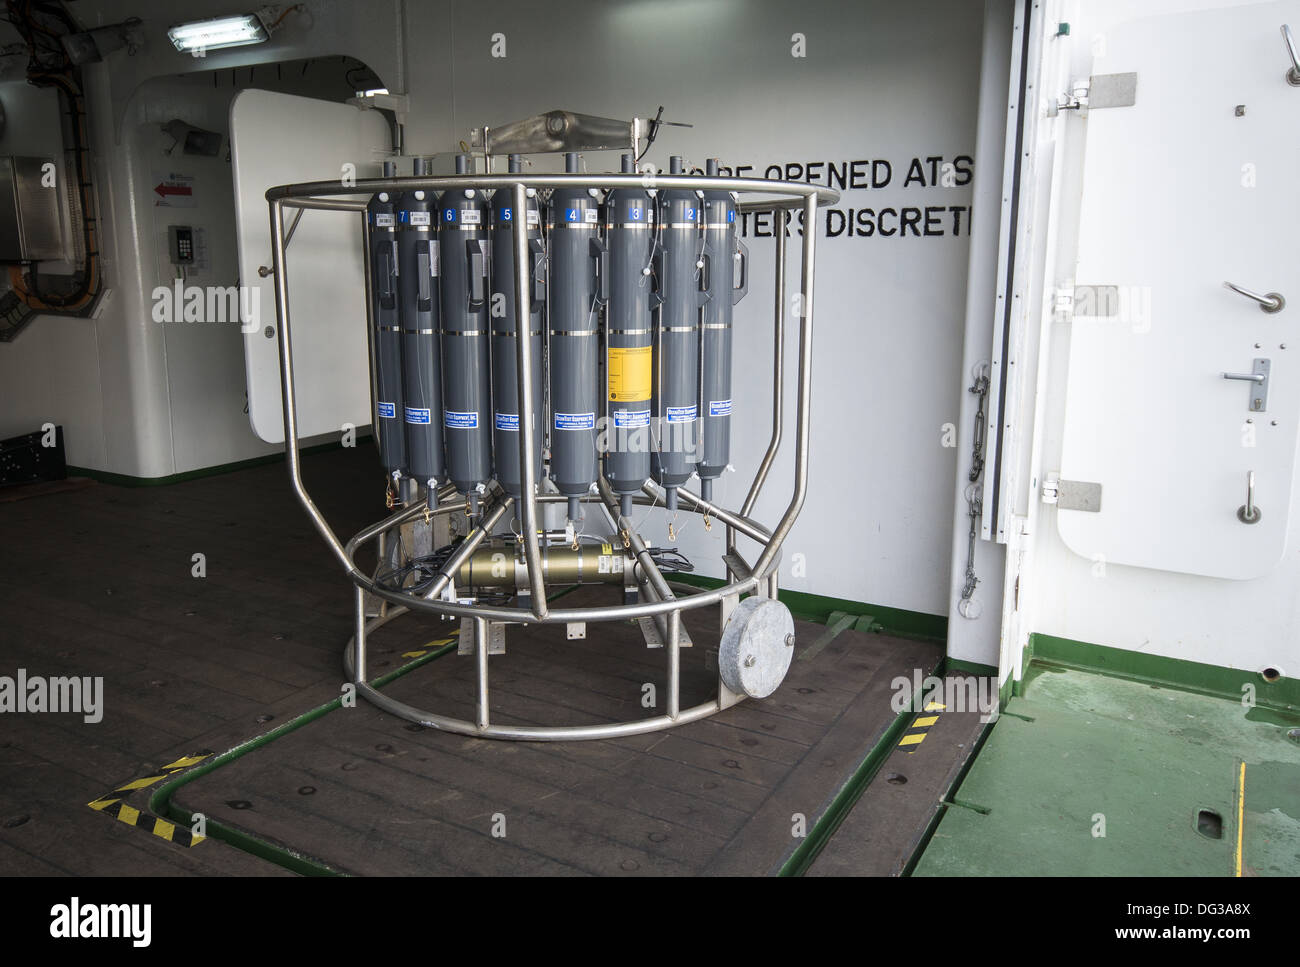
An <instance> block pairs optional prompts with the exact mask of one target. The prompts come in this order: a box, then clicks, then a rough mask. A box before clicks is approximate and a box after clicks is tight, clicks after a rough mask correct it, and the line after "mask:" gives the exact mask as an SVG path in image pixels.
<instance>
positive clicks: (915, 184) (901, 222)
mask: <svg viewBox="0 0 1300 967" xmlns="http://www.w3.org/2000/svg"><path fill="white" fill-rule="evenodd" d="M306 8H307V14H308V16H307V17H305V18H301V19H299V18H294V17H291V18H289V19H288V20H286V22H285V25H284V27H283V28H282V29H281V30H280V31H278V32H277V33H276V34H275V36H274V37H273V39H272V40H271V42H270V43H269V44H267V45H262V46H260V47H251V48H243V49H236V50H232V51H224V52H223V51H216V52H212V53H211V54H209V55H208V57H207V58H206V62H205V63H196V62H194V61H193V59H191V58H189V57H187V56H183V55H179V54H176V53H175V52H172V51H170V50H168V49H167V48H166V42H165V39H163V30H164V29H165V27H166V26H167V25H168V24H169V23H172V22H174V21H175V20H177V19H178V14H177V11H176V7H175V5H174V4H171V3H163V2H160V0H141V2H139V3H137V4H135V6H134V8H133V10H132V13H133V14H135V15H137V16H140V17H141V18H142V19H143V20H144V21H145V25H146V27H147V29H148V31H149V38H150V44H149V47H148V48H147V49H145V50H143V51H141V53H140V54H138V55H137V56H135V57H126V56H124V54H122V53H119V54H116V55H113V61H112V69H111V71H95V72H92V77H94V78H95V79H96V80H98V81H99V82H100V83H102V84H105V85H107V90H106V92H104V93H103V94H102V95H100V97H99V98H98V99H97V100H96V101H95V102H94V105H95V107H96V109H98V110H99V111H100V112H101V117H99V118H97V119H96V123H97V124H100V125H107V124H108V121H107V120H106V118H104V117H103V115H104V114H112V115H113V116H114V118H113V124H114V126H115V128H116V126H120V127H121V132H120V134H119V133H117V132H116V130H112V131H110V133H109V134H108V135H102V134H101V135H98V136H97V144H98V145H99V147H100V150H101V151H107V150H110V149H113V150H116V151H119V152H121V153H124V154H126V156H127V157H126V159H125V160H123V161H121V162H117V164H120V165H123V166H125V167H124V168H123V170H122V171H121V172H119V173H118V174H120V175H122V176H126V175H130V176H131V177H130V179H129V181H128V182H125V183H122V182H119V184H126V183H129V184H131V185H133V186H134V189H135V190H139V189H140V187H141V186H144V184H145V182H147V181H148V178H147V177H145V174H144V171H143V167H144V165H143V161H142V160H141V159H140V158H137V157H132V156H131V148H130V128H131V125H132V123H134V122H132V121H131V120H130V115H131V111H132V110H133V109H134V108H133V107H132V99H133V97H135V96H137V92H138V90H139V89H140V85H141V84H143V83H145V82H146V81H148V80H149V79H150V78H153V77H155V76H161V75H168V74H176V73H184V72H189V71H192V70H205V71H206V70H212V69H214V68H215V67H217V66H231V65H239V64H244V65H247V64H253V63H264V62H268V61H271V60H291V59H299V58H303V57H309V56H324V55H327V54H340V53H346V54H349V55H351V56H354V57H357V58H359V59H360V60H362V61H364V62H365V63H366V64H368V65H369V66H370V67H371V68H373V69H374V70H375V71H376V72H377V73H378V74H379V75H380V76H381V77H382V78H383V79H384V81H385V83H386V84H388V86H389V87H390V89H392V90H394V91H399V90H403V89H405V91H406V93H408V94H409V96H410V103H411V108H412V110H411V114H410V116H409V118H408V125H407V132H406V133H407V145H406V148H407V152H408V153H427V152H434V151H440V152H445V151H447V150H448V149H449V148H450V147H451V146H452V145H454V144H455V142H456V141H457V140H460V139H462V138H467V135H468V131H469V129H470V128H471V127H474V126H477V125H481V124H489V125H491V124H496V123H501V122H505V121H509V120H515V119H518V118H522V117H525V116H528V115H531V114H534V113H538V112H541V111H545V110H550V109H553V108H556V107H564V108H570V109H574V110H579V111H583V112H588V113H592V114H604V115H607V116H612V117H624V118H626V117H631V116H633V115H636V114H640V115H646V114H652V113H653V112H654V110H655V109H656V108H657V107H658V106H659V105H660V104H663V105H665V114H666V116H667V117H669V118H671V119H674V120H681V121H686V122H690V123H692V124H694V125H695V126H694V127H693V128H689V129H686V128H665V129H664V131H663V133H662V134H661V136H660V141H659V143H658V144H657V145H656V147H655V149H654V153H653V156H654V157H655V158H657V159H658V160H660V161H661V162H663V161H665V160H666V157H667V155H668V154H669V153H682V154H685V155H686V156H687V158H688V159H689V161H691V162H692V163H694V164H699V165H701V166H702V165H703V162H704V160H705V159H706V158H707V157H710V156H714V155H717V156H720V157H721V158H722V161H723V163H724V165H732V166H735V165H749V166H752V170H751V171H748V172H745V173H750V174H754V175H757V176H762V175H763V174H764V173H765V172H766V171H767V169H768V167H769V166H774V165H780V166H782V170H783V171H784V170H785V168H784V166H786V165H790V166H792V167H791V168H790V169H789V172H790V173H791V175H792V176H793V177H796V178H804V177H807V172H809V171H810V170H811V172H812V173H813V175H814V179H815V180H821V181H825V180H826V178H827V170H828V167H829V166H844V167H845V169H846V170H849V171H850V172H851V177H855V178H856V180H857V184H858V186H859V187H855V188H851V189H849V190H846V191H845V192H844V194H843V197H842V199H841V201H840V203H839V204H838V205H837V206H836V207H837V209H838V212H837V213H836V214H835V215H832V216H829V217H830V218H831V219H832V222H831V223H830V224H831V225H832V227H833V228H834V229H835V231H834V236H833V237H827V236H826V235H825V234H823V235H822V237H821V238H820V239H819V251H818V285H817V299H816V352H815V358H814V361H813V374H814V376H813V378H814V391H813V397H814V411H813V435H812V475H811V490H810V493H809V497H808V502H807V504H806V506H805V508H804V512H803V516H802V518H801V520H800V522H799V525H798V526H797V528H796V530H795V531H794V533H793V534H792V535H791V536H790V538H789V540H788V542H787V545H786V546H787V551H786V556H785V560H784V562H783V565H782V582H783V585H784V586H785V587H788V588H792V589H796V590H802V591H809V592H813V593H817V594H822V595H829V596H833V597H840V598H846V599H850V600H859V601H862V600H865V601H869V602H872V603H875V604H879V605H883V606H888V607H894V608H900V609H906V610H910V611H917V612H924V613H928V614H932V615H943V614H946V613H947V612H948V609H949V559H950V552H951V535H952V527H953V522H952V493H953V482H954V473H955V472H956V469H957V466H958V463H959V460H958V450H957V448H956V447H954V446H952V445H950V444H949V445H945V441H946V440H947V439H948V434H947V432H946V427H947V426H949V425H951V424H955V423H956V422H957V421H958V419H959V405H960V401H961V399H962V397H963V394H964V385H965V374H964V373H963V372H962V331H963V315H964V304H965V283H966V271H967V252H968V245H969V234H968V233H969V231H970V225H971V218H972V215H973V217H974V218H981V217H987V218H993V217H996V213H995V212H988V213H984V214H980V213H974V214H973V213H972V212H971V207H970V206H971V199H972V190H971V179H970V173H971V172H972V171H973V170H977V169H978V165H979V159H978V158H975V157H974V153H975V123H976V100H977V94H978V87H979V84H978V80H979V69H980V54H981V27H982V22H983V17H984V10H983V5H982V4H972V3H969V2H964V0H942V2H939V0H935V2H930V3H926V4H921V5H909V4H899V3H892V2H883V0H882V2H872V3H860V4H851V5H844V4H841V3H836V2H831V0H814V2H808V3H802V4H798V5H791V4H789V3H784V2H776V0H766V2H757V3H754V2H750V3H730V2H716V3H702V2H701V3H682V4H679V3H652V2H646V3H621V4H588V3H576V2H566V3H554V4H546V5H540V4H535V3H525V2H519V0H512V2H499V3H481V2H480V3H469V2H456V3H445V2H444V3H405V4H402V3H396V2H386V3H385V2H380V3H366V4H351V3H341V2H324V0H322V2H309V3H308V4H306ZM229 12H230V10H229V6H228V4H226V3H223V2H217V0H204V2H197V3H192V4H187V5H186V6H185V9H184V17H185V19H201V18H202V17H205V16H215V15H217V14H222V13H229ZM78 14H79V16H82V17H83V18H85V19H87V20H88V21H91V22H102V23H110V22H113V21H114V20H116V19H118V18H119V16H120V13H119V8H118V6H117V5H116V4H114V3H110V2H107V0H85V2H83V3H81V4H79V7H78ZM498 33H501V34H504V41H505V54H506V56H504V57H500V56H493V50H494V47H496V46H497V45H496V41H495V40H494V35H495V34H498ZM453 65H454V66H453ZM855 162H856V164H854V163H855ZM879 162H887V163H888V169H886V168H885V166H884V165H882V164H879ZM588 164H589V165H592V166H595V165H600V166H602V167H610V168H614V167H616V166H617V159H616V156H615V155H614V154H612V153H611V154H609V155H607V156H604V155H603V156H600V157H599V158H591V159H589V160H588ZM132 165H135V166H137V167H139V168H140V169H141V170H139V171H138V172H137V171H133V170H131V167H130V166H132ZM886 170H888V172H889V182H888V184H882V182H883V180H884V175H885V172H886ZM137 175H138V177H137ZM873 177H874V178H875V182H876V187H872V184H873ZM113 182H114V179H112V178H108V177H106V178H105V179H104V182H103V183H102V190H103V191H104V193H105V196H106V197H105V200H104V204H105V206H106V217H109V218H111V219H113V220H114V228H115V231H114V237H115V238H120V237H122V235H123V232H124V231H128V230H126V229H123V228H122V227H121V226H122V225H130V224H131V223H132V220H133V219H139V218H140V214H141V208H139V207H135V208H133V207H132V204H131V197H130V195H129V194H127V193H126V191H124V190H123V189H122V188H119V187H116V186H114V184H113ZM850 210H852V211H851V214H850ZM868 210H870V211H868ZM882 212H883V213H884V215H883V223H882ZM827 217H828V216H826V215H825V213H823V215H822V220H820V223H819V227H820V229H821V230H822V231H823V233H825V230H826V228H827V225H828V223H827V221H825V219H826V218H827ZM868 232H870V234H867V233H868ZM152 233H153V228H152V227H148V226H146V225H144V224H141V225H138V226H136V227H135V228H132V229H130V230H129V231H128V235H129V236H130V237H134V238H136V239H137V243H138V244H139V246H140V247H141V248H142V249H143V248H145V247H146V246H147V245H152V244H153V242H154V236H153V234H152ZM746 243H747V244H748V245H749V246H750V249H751V252H752V253H753V258H754V263H753V270H752V273H751V278H752V280H753V282H752V284H751V289H750V294H749V296H748V297H747V298H746V299H745V300H744V301H743V302H742V303H741V304H740V305H739V306H738V307H737V313H736V333H737V339H736V344H737V357H736V367H735V373H736V382H735V393H734V398H735V399H736V401H737V402H736V409H735V411H734V412H735V414H736V416H735V419H734V421H733V426H734V429H733V463H734V464H735V466H736V467H737V471H738V472H737V473H735V474H727V475H725V476H724V478H723V480H722V481H721V482H720V486H719V488H718V494H719V496H720V499H721V500H722V501H723V502H724V503H731V504H739V502H740V500H741V499H742V497H743V493H744V487H745V486H746V485H747V482H748V479H749V477H750V475H752V472H753V469H754V467H755V466H756V464H757V461H758V459H759V457H760V456H761V454H762V451H763V448H764V447H765V445H766V442H767V439H768V433H769V419H770V410H769V401H768V398H767V386H768V382H769V374H770V368H771V336H770V332H771V330H770V317H771V301H772V298H771V289H770V285H771V266H772V254H771V252H772V239H771V238H764V237H757V236H756V235H755V234H754V232H753V231H751V234H750V237H748V238H747V239H746ZM793 248H794V247H793V246H792V249H793ZM123 257H124V258H125V257H127V254H126V253H123ZM794 261H795V260H794V258H793V251H792V258H791V263H792V264H791V267H790V270H789V275H788V286H789V289H790V291H791V292H793V291H795V290H796V289H797V285H798V269H797V266H796V265H795V264H794ZM145 262H146V260H141V265H144V264H145ZM149 264H152V263H151V262H150V263H149ZM328 270H329V269H328V266H322V267H320V269H319V271H322V272H326V271H328ZM112 278H113V282H112V284H113V285H114V286H115V287H119V286H120V287H133V289H134V291H133V292H131V293H130V294H129V295H127V294H125V293H122V292H118V293H116V295H115V297H114V301H113V302H111V303H110V304H109V305H108V306H107V307H106V309H105V319H104V320H103V321H101V322H100V323H99V324H98V326H97V328H96V330H95V331H96V333H97V336H98V338H99V344H100V349H99V352H100V357H99V359H98V360H96V361H95V364H94V365H90V364H89V363H88V365H87V366H86V367H85V369H86V373H85V375H86V378H87V379H89V378H90V377H91V376H92V374H93V373H94V371H95V370H96V369H97V370H99V372H100V374H101V376H100V378H101V379H102V382H103V387H104V388H103V390H102V399H103V401H104V422H105V430H104V433H103V436H104V439H105V443H104V445H103V446H102V448H101V449H99V450H93V449H92V450H90V451H87V452H86V456H85V457H84V458H83V457H80V456H79V457H78V459H84V460H85V462H86V463H87V465H89V466H92V467H96V468H100V469H108V470H112V471H116V472H119V473H125V474H130V475H134V476H160V475H165V474H169V473H175V472H179V471H181V470H183V469H192V468H194V467H195V466H198V465H212V464H218V463H221V462H226V461H229V460H234V459H240V458H243V457H251V456H256V455H257V454H260V453H263V452H266V450H265V447H264V446H263V445H262V444H261V442H260V441H258V440H257V439H256V437H255V436H254V435H253V434H252V432H251V430H249V428H248V427H247V424H246V423H245V424H243V425H238V421H235V422H222V423H220V425H213V424H211V423H205V422H204V419H205V417H204V414H205V413H206V412H208V411H210V410H212V409H219V410H222V411H223V412H224V411H225V410H227V409H228V408H230V407H237V408H239V409H241V410H242V405H243V393H242V388H239V389H236V388H235V387H234V386H233V385H230V384H228V383H227V382H226V381H224V379H223V380H214V381H213V382H211V383H210V384H209V385H208V386H207V389H206V390H205V392H206V393H207V394H209V397H208V398H206V399H204V400H203V401H201V403H199V404H197V405H195V404H194V403H193V402H191V404H187V405H180V404H179V403H178V401H177V399H176V394H177V393H178V392H179V393H183V392H192V389H191V388H189V387H190V386H191V383H190V380H189V379H188V378H187V377H188V375H189V373H190V370H189V369H186V368H178V367H181V366H182V365H184V366H189V365H190V364H189V363H186V364H181V363H180V362H179V361H178V359H177V356H176V354H174V353H168V352H166V345H165V344H166V341H165V340H164V338H163V336H162V334H161V333H159V332H158V331H157V327H156V326H155V324H153V323H152V322H150V321H149V320H148V317H147V315H146V314H145V310H146V309H147V304H146V298H145V297H146V295H147V290H149V291H151V290H152V288H153V286H154V285H156V284H157V283H156V282H155V281H154V280H153V279H142V278H132V277H131V276H130V275H127V274H124V273H123V272H121V271H120V270H119V269H118V267H117V266H115V267H114V272H113V276H112ZM294 284H295V285H309V284H310V277H309V275H308V271H307V269H306V267H305V266H304V267H302V268H299V267H297V266H295V277H294ZM264 308H265V309H266V310H267V311H266V312H264V315H269V314H271V313H270V307H264ZM47 322H48V321H38V322H37V323H36V324H35V327H36V329H39V328H40V327H41V326H44V325H46V324H47ZM84 325H86V326H90V325H91V324H90V323H84ZM33 331H35V330H33ZM32 334H33V332H28V333H27V334H25V335H24V337H23V338H24V339H28V338H30V337H31V336H32ZM796 338H797V326H795V325H794V320H793V319H791V320H790V323H789V326H788V336H787V342H786V354H787V373H788V380H787V387H786V392H787V414H792V403H793V399H794V370H795V361H796V357H797V342H796ZM7 348H13V347H7ZM222 359H223V362H222V365H223V366H224V365H226V362H225V361H224V356H223V357H222ZM192 361H194V360H192ZM195 362H197V361H195ZM110 386H111V387H115V389H114V390H113V391H112V392H111V393H110V390H109V387H110ZM68 422H70V423H71V420H69V421H68ZM182 438H184V439H186V440H195V441H198V444H197V445H196V447H195V448H193V449H192V450H190V451H187V452H186V454H185V455H182V454H181V452H180V450H181V448H179V447H178V446H177V445H176V443H175V441H176V440H178V439H182ZM793 446H794V437H793V427H792V425H790V426H789V427H788V430H787V434H786V436H785V441H784V443H783V448H782V453H781V458H780V460H779V466H778V468H777V469H776V470H774V472H773V474H772V476H771V478H770V480H769V483H768V486H767V490H766V491H765V493H764V496H763V498H762V500H761V501H760V502H759V505H758V507H757V509H756V514H757V516H758V517H759V518H760V519H768V520H774V519H775V518H776V517H777V516H779V514H780V512H781V511H782V510H783V509H784V505H785V501H786V499H787V497H788V494H789V492H790V487H791V474H790V471H789V469H788V468H789V466H790V463H789V461H790V459H791V457H792V452H793ZM74 462H75V461H74ZM963 466H964V463H963ZM721 536H722V529H721V528H719V527H716V526H715V527H714V528H713V530H712V532H710V533H706V532H705V531H704V530H703V528H702V526H701V524H700V522H699V520H698V519H692V520H689V521H687V522H684V526H683V528H682V535H681V539H680V541H679V544H680V546H681V547H682V548H683V550H684V551H686V553H688V554H689V555H690V556H691V557H692V558H694V559H696V560H697V561H698V562H699V563H700V564H701V567H702V570H703V571H704V572H705V573H712V574H717V573H719V565H718V563H717V557H718V547H719V544H720V541H721ZM647 537H648V538H650V539H651V540H653V541H655V542H658V543H664V542H666V541H667V535H666V534H659V533H647ZM986 660H991V657H990V658H988V659H986Z"/></svg>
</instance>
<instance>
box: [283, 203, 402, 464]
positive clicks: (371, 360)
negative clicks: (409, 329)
mask: <svg viewBox="0 0 1300 967" xmlns="http://www.w3.org/2000/svg"><path fill="white" fill-rule="evenodd" d="M362 211H363V212H364V209H362ZM298 214H299V215H301V214H302V211H301V210H300V211H299V212H298ZM288 244H289V243H288V240H287V239H286V240H285V245H288ZM361 251H362V252H363V253H365V254H364V255H363V257H362V259H361V273H362V276H363V279H364V284H365V287H366V293H365V294H366V356H367V359H366V364H367V366H368V371H369V373H370V429H371V432H372V433H373V434H374V437H375V447H376V448H378V446H379V414H378V413H377V412H376V405H375V404H376V402H377V401H378V399H379V376H378V374H377V373H376V371H375V318H374V316H375V312H374V305H373V304H372V303H371V301H370V296H371V291H372V289H373V288H374V284H375V282H374V277H373V274H372V272H373V268H372V266H371V262H370V219H369V218H367V217H366V216H365V215H364V214H363V215H362V216H361Z"/></svg>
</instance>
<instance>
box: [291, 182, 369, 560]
mask: <svg viewBox="0 0 1300 967" xmlns="http://www.w3.org/2000/svg"><path fill="white" fill-rule="evenodd" d="M281 211H282V209H281V206H280V203H279V202H278V201H273V202H272V203H271V267H272V269H274V270H275V313H276V316H277V317H278V321H279V323H280V340H279V342H280V398H281V403H282V405H283V407H284V445H285V450H284V453H285V462H286V463H287V464H288V468H289V483H290V485H291V486H292V487H293V492H294V493H295V494H296V495H297V497H298V502H299V503H301V504H302V505H303V507H304V508H305V509H306V511H307V515H308V516H309V517H310V518H311V521H312V523H313V524H314V525H315V527H316V530H317V531H319V532H320V535H321V536H322V537H323V538H325V542H326V543H327V544H329V546H330V550H332V551H333V552H334V555H335V556H336V557H337V558H338V559H339V560H340V562H342V564H343V567H344V569H345V570H346V571H347V572H348V573H349V574H350V575H352V577H353V579H354V580H355V579H356V578H357V577H364V575H362V574H361V572H360V571H358V570H357V569H356V567H355V566H354V565H353V563H352V560H351V558H349V557H348V555H347V553H346V552H345V551H344V550H343V545H342V544H341V543H339V539H338V538H337V537H336V536H335V535H334V531H333V530H332V529H330V526H329V523H328V522H326V520H325V517H324V515H322V514H321V512H320V509H319V508H318V507H317V506H316V504H315V502H313V501H312V499H311V496H310V495H309V494H308V493H307V490H306V488H305V487H303V484H302V455H301V454H300V453H299V452H298V407H297V402H296V396H295V393H294V386H293V343H292V340H291V339H290V337H289V272H288V270H287V269H286V267H285V255H284V219H283V216H282V214H281Z"/></svg>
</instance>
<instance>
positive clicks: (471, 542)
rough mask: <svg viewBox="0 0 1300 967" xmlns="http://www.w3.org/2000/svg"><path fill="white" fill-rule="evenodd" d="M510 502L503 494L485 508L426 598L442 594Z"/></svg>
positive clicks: (433, 597)
mask: <svg viewBox="0 0 1300 967" xmlns="http://www.w3.org/2000/svg"><path fill="white" fill-rule="evenodd" d="M510 502H511V499H510V498H509V497H507V496H505V495H501V496H500V497H499V498H497V500H496V503H495V504H489V506H488V507H486V508H484V513H483V516H482V517H481V518H479V522H478V524H477V525H476V526H475V527H474V529H473V530H472V531H470V532H469V535H468V536H467V537H466V538H465V540H464V541H463V542H461V545H460V547H458V548H456V550H455V552H454V553H453V554H452V555H451V557H449V558H447V561H446V563H444V564H443V565H442V573H441V574H439V575H438V577H437V578H436V579H435V580H434V582H433V585H432V586H431V587H430V588H429V590H428V591H426V592H424V600H426V601H432V600H434V599H435V598H437V597H438V595H440V594H442V590H443V588H445V587H446V586H447V585H448V584H449V583H450V581H451V576H452V575H453V574H455V573H456V572H457V571H458V570H460V566H461V565H462V564H464V563H465V561H466V560H468V559H469V556H470V555H471V554H473V553H474V550H475V549H476V548H477V547H478V546H479V545H480V544H482V543H483V540H484V539H485V538H487V537H488V536H490V535H491V533H492V529H493V528H494V527H496V526H497V524H499V523H500V522H501V518H502V517H504V516H505V513H506V510H507V508H509V507H510ZM449 613H450V612H449Z"/></svg>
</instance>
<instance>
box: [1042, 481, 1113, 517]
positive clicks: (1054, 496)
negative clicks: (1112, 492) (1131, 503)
mask: <svg viewBox="0 0 1300 967" xmlns="http://www.w3.org/2000/svg"><path fill="white" fill-rule="evenodd" d="M1041 494H1042V498H1043V503H1045V504H1055V505H1056V507H1057V509H1058V510H1082V511H1085V512H1086V513H1090V514H1096V513H1099V512H1100V511H1101V484H1099V483H1090V482H1088V481H1085V480H1062V479H1061V475H1060V473H1049V474H1048V475H1047V476H1046V477H1044V478H1043V488H1042V491H1041Z"/></svg>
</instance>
